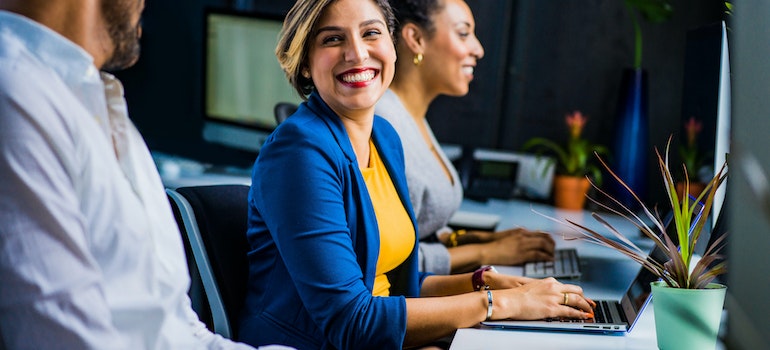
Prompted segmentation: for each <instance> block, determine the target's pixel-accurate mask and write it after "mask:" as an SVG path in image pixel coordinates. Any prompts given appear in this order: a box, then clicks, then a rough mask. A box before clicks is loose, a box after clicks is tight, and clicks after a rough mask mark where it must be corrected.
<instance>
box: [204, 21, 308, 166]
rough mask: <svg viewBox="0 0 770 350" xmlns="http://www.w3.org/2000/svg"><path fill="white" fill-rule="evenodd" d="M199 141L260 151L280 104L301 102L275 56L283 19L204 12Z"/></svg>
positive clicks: (274, 125) (273, 126) (270, 130)
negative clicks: (276, 106) (201, 134)
mask: <svg viewBox="0 0 770 350" xmlns="http://www.w3.org/2000/svg"><path fill="white" fill-rule="evenodd" d="M204 16H205V18H204V22H205V24H204V28H205V29H204V30H205V31H204V36H203V39H204V41H205V46H204V47H205V50H204V59H203V67H204V70H205V72H204V75H203V79H204V81H203V89H202V90H203V98H202V101H203V117H204V126H203V138H204V140H206V141H208V142H215V143H219V144H223V145H226V146H229V147H234V148H238V149H242V150H247V151H256V152H258V151H259V149H260V147H261V146H262V144H263V143H264V141H265V138H267V136H268V135H269V134H270V132H272V131H273V129H274V128H275V127H276V121H275V116H274V112H273V108H274V107H275V105H276V104H277V103H279V102H291V103H295V104H299V103H301V102H302V98H301V97H300V96H299V94H298V93H297V92H296V91H295V90H294V88H292V87H291V85H290V84H289V82H288V80H287V79H286V75H285V74H284V72H283V70H282V69H281V67H280V65H279V64H278V60H277V58H276V57H275V47H276V44H277V40H278V35H279V33H280V31H281V27H282V25H283V18H281V17H278V16H275V15H272V14H260V13H252V12H248V13H247V12H237V11H231V10H221V9H212V8H209V9H206V10H204Z"/></svg>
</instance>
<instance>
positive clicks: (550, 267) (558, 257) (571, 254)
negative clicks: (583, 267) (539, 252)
mask: <svg viewBox="0 0 770 350" xmlns="http://www.w3.org/2000/svg"><path fill="white" fill-rule="evenodd" d="M580 275H581V273H580V259H579V258H578V255H577V250H575V249H574V248H569V249H557V250H556V252H554V256H553V261H533V262H528V263H526V264H524V276H527V277H532V278H544V277H556V278H578V277H580Z"/></svg>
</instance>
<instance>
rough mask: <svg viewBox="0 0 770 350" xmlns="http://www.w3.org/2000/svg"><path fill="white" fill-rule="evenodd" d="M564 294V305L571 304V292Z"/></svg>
mask: <svg viewBox="0 0 770 350" xmlns="http://www.w3.org/2000/svg"><path fill="white" fill-rule="evenodd" d="M563 294H564V302H563V303H562V305H569V293H566V292H565V293H563Z"/></svg>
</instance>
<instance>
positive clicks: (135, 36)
mask: <svg viewBox="0 0 770 350" xmlns="http://www.w3.org/2000/svg"><path fill="white" fill-rule="evenodd" d="M131 2H133V1H124V0H104V1H102V13H103V15H104V19H105V21H106V22H107V29H108V32H109V33H108V34H109V37H110V39H112V44H113V46H114V51H113V52H112V56H111V57H109V58H108V59H107V61H106V62H104V65H102V70H105V71H109V72H114V71H119V70H122V69H126V68H128V67H131V66H132V65H134V63H136V61H137V60H138V59H139V52H140V48H139V36H140V32H141V26H142V24H141V21H139V23H136V24H135V25H134V24H132V23H129V22H128V20H127V19H128V18H129V17H131V13H132V10H131V8H130V3H131Z"/></svg>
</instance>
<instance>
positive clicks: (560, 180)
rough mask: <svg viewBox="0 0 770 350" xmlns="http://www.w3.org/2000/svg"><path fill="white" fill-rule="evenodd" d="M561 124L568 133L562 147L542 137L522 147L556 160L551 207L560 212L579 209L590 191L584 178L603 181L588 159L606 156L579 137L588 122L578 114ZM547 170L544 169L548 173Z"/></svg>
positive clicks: (576, 112) (592, 144)
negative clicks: (547, 154) (550, 155)
mask: <svg viewBox="0 0 770 350" xmlns="http://www.w3.org/2000/svg"><path fill="white" fill-rule="evenodd" d="M564 121H565V123H566V124H567V128H568V129H569V137H568V139H567V143H566V145H564V146H562V145H560V144H558V143H556V142H554V141H551V140H549V139H546V138H543V137H534V138H532V139H530V140H528V141H527V142H526V143H524V145H523V146H522V147H523V149H524V150H530V149H535V150H536V151H537V152H538V154H541V153H543V152H549V153H552V154H553V155H555V157H556V162H557V164H556V171H555V172H556V176H555V178H554V186H553V188H554V205H555V206H556V207H558V208H563V209H572V210H577V209H582V208H583V206H584V205H585V200H586V194H587V193H588V189H589V188H590V186H591V185H590V182H589V181H588V178H587V176H590V177H592V178H593V179H594V181H595V182H596V183H598V184H601V181H602V172H601V169H600V168H599V167H598V166H597V165H596V164H594V163H592V162H591V159H592V157H591V155H592V154H593V153H596V154H607V153H608V150H607V148H606V147H604V146H602V145H598V144H594V143H591V142H589V141H588V140H586V139H584V138H582V137H581V135H582V133H583V127H584V126H585V124H586V122H587V121H588V118H587V117H585V116H583V113H581V112H580V111H574V112H572V113H567V115H565V116H564ZM548 168H550V167H546V169H548Z"/></svg>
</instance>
